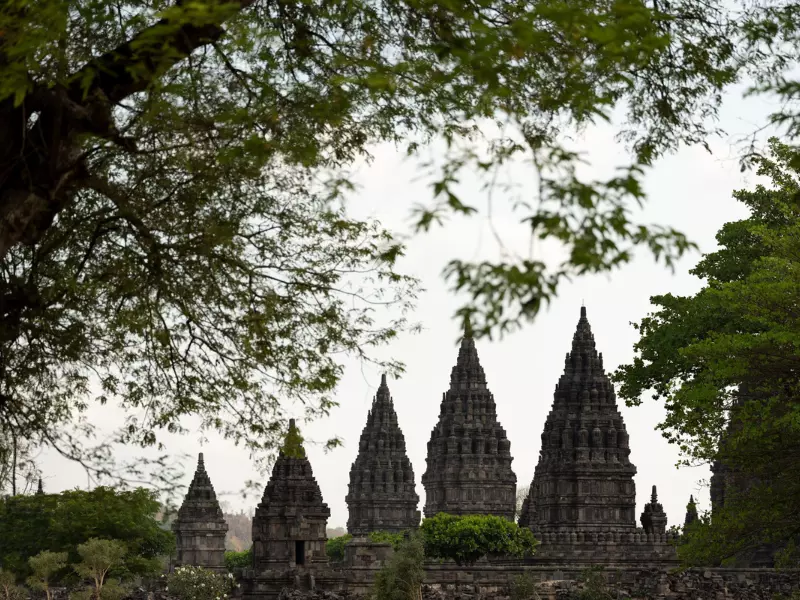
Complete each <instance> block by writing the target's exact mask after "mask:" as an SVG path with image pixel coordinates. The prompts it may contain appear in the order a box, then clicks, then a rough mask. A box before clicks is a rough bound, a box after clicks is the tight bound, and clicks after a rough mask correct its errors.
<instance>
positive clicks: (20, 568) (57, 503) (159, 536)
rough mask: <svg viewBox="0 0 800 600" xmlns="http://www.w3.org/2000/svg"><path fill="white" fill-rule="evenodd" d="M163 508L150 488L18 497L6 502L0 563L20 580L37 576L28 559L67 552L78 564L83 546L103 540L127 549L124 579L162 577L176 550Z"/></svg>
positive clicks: (121, 569)
mask: <svg viewBox="0 0 800 600" xmlns="http://www.w3.org/2000/svg"><path fill="white" fill-rule="evenodd" d="M159 509H160V505H159V503H158V501H157V500H156V496H155V493H154V492H152V491H150V490H147V489H144V488H137V489H134V490H130V491H119V490H114V489H111V488H106V487H98V488H95V489H93V490H92V491H89V492H86V491H81V490H74V491H69V492H62V493H60V494H43V495H28V496H22V495H20V496H12V497H9V498H6V499H4V500H0V539H2V540H3V544H2V545H0V562H1V563H2V564H3V565H4V566H5V567H6V568H8V569H10V570H12V571H13V572H14V573H16V574H17V575H18V576H20V577H23V576H25V575H28V574H29V573H31V569H30V565H29V564H28V560H29V559H30V558H31V557H34V556H36V555H38V554H39V553H40V552H41V551H43V550H49V551H50V552H66V553H67V555H68V561H69V562H70V563H71V564H77V563H79V562H81V560H82V559H81V556H80V555H79V554H78V546H80V545H81V544H84V543H86V542H88V541H89V540H90V539H92V538H98V539H104V540H115V541H116V542H119V543H121V544H124V545H125V548H126V552H127V553H126V555H125V557H124V559H121V563H120V564H117V565H116V566H115V573H117V574H118V575H120V576H128V575H143V574H153V573H157V572H159V571H160V569H161V563H160V559H161V557H163V556H165V555H168V554H170V553H171V552H172V550H173V549H174V546H175V538H174V536H173V534H172V532H171V531H168V530H165V529H164V528H162V527H161V526H160V523H159V522H158V521H157V520H156V518H155V515H156V513H157V512H158V511H159ZM101 554H102V553H101ZM60 575H64V573H61V574H60Z"/></svg>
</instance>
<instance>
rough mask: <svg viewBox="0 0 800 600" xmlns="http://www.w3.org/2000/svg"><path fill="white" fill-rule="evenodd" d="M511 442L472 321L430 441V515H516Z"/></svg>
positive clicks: (427, 492)
mask: <svg viewBox="0 0 800 600" xmlns="http://www.w3.org/2000/svg"><path fill="white" fill-rule="evenodd" d="M512 460H513V459H512V458H511V443H510V442H509V441H508V438H507V437H506V432H505V430H504V429H503V427H502V426H501V425H500V423H499V422H498V420H497V407H496V405H495V402H494V397H493V396H492V393H491V392H490V391H489V388H488V387H487V386H486V375H485V374H484V372H483V367H481V364H480V361H479V360H478V351H477V350H476V349H475V341H474V340H473V339H472V332H471V329H470V327H469V323H467V327H466V329H465V331H464V337H463V338H462V340H461V347H460V348H459V350H458V360H457V362H456V366H455V367H453V370H452V372H451V374H450V389H449V390H448V391H447V392H445V393H444V394H443V395H442V403H441V407H440V410H439V422H438V424H437V425H436V427H434V429H433V431H432V432H431V439H430V441H429V442H428V457H427V459H426V462H427V470H426V471H425V474H424V475H423V476H422V485H424V486H425V495H426V498H425V516H426V517H432V516H434V515H435V514H436V513H439V512H446V513H450V514H454V515H469V514H483V515H498V516H501V517H506V518H507V519H513V518H514V504H515V493H516V485H517V476H516V475H515V474H514V472H513V471H512V470H511V461H512Z"/></svg>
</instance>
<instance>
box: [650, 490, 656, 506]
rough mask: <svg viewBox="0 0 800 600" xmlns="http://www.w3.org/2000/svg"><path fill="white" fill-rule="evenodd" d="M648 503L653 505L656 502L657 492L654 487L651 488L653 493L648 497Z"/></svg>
mask: <svg viewBox="0 0 800 600" xmlns="http://www.w3.org/2000/svg"><path fill="white" fill-rule="evenodd" d="M650 502H652V503H653V504H655V503H656V502H658V492H657V491H656V486H653V493H652V494H651V495H650Z"/></svg>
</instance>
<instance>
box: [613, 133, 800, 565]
mask: <svg viewBox="0 0 800 600" xmlns="http://www.w3.org/2000/svg"><path fill="white" fill-rule="evenodd" d="M770 146H771V154H772V156H771V157H761V158H760V159H758V160H757V164H758V171H757V172H758V174H759V175H763V176H767V177H769V178H770V179H771V180H772V184H773V187H772V188H767V187H764V186H762V185H759V186H757V187H756V189H755V190H754V191H737V192H735V193H734V197H735V198H737V199H738V200H740V201H741V202H743V203H745V204H746V205H747V206H748V207H749V208H750V211H751V214H750V217H749V218H747V219H745V220H742V221H736V222H732V223H727V224H726V225H724V226H723V227H722V229H721V230H720V231H719V233H718V234H717V241H718V243H719V245H720V248H719V250H717V251H716V252H713V253H710V254H708V255H706V256H705V257H704V258H703V259H702V260H701V261H700V263H699V264H698V265H697V266H696V267H695V269H694V270H693V271H692V272H693V273H694V274H695V275H697V276H698V277H701V278H704V279H706V281H707V283H706V285H705V287H704V288H703V289H702V290H701V291H700V292H698V293H697V294H695V295H694V296H691V297H680V296H673V295H671V294H667V295H663V296H656V297H654V298H652V299H651V301H652V303H653V304H655V305H656V306H658V307H659V309H658V311H657V312H655V313H654V314H651V315H649V316H648V317H646V318H645V319H643V320H642V322H641V323H639V324H638V325H637V326H636V327H637V329H638V330H639V332H640V334H641V338H640V340H639V341H638V342H637V344H636V347H635V348H636V351H637V356H636V357H635V358H634V360H633V362H632V363H631V364H629V365H623V366H622V367H620V369H619V370H618V371H617V372H616V373H615V375H614V379H615V380H616V381H617V382H619V383H621V384H622V386H621V388H620V395H621V396H622V397H624V398H625V399H626V401H627V403H628V404H629V405H638V404H640V403H641V399H640V398H641V395H642V394H643V393H644V392H646V391H647V390H653V392H654V398H655V399H656V400H660V399H663V400H664V402H665V406H666V409H667V416H666V418H665V420H664V422H663V423H662V424H660V425H659V428H660V429H661V430H662V431H663V433H664V435H665V437H666V438H667V439H668V440H669V441H670V442H672V443H675V444H677V445H678V446H679V448H680V449H681V451H682V453H683V455H684V462H686V463H692V462H704V461H717V464H718V465H720V466H721V467H722V470H723V471H724V475H722V474H721V476H723V477H724V482H725V497H724V506H723V507H721V508H720V507H715V511H714V513H713V515H705V516H702V517H701V519H700V521H698V523H697V524H696V526H694V527H692V530H691V531H690V532H688V533H690V535H688V536H687V539H688V543H687V544H684V545H682V546H681V553H682V557H683V559H684V560H685V561H686V562H687V563H689V564H718V563H720V562H726V561H731V560H735V559H736V557H739V556H742V555H743V553H748V552H752V551H754V550H755V549H757V548H758V547H760V546H763V545H764V544H767V545H770V544H775V545H777V546H780V545H782V544H786V543H789V542H791V541H792V540H794V539H795V538H796V537H797V536H798V535H800V517H799V516H798V514H797V510H796V507H797V502H796V499H797V497H798V495H800V487H798V486H800V483H799V482H800V404H798V402H797V398H798V397H800V378H799V377H798V373H799V372H800V371H798V365H800V314H798V311H797V306H798V302H800V200H799V198H800V193H799V192H800V182H799V180H798V173H800V160H799V159H798V154H797V152H796V151H795V150H794V149H792V148H790V147H788V146H786V145H784V144H781V143H779V142H778V141H777V140H771V142H770ZM795 560H796V558H795Z"/></svg>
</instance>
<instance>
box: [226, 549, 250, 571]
mask: <svg viewBox="0 0 800 600" xmlns="http://www.w3.org/2000/svg"><path fill="white" fill-rule="evenodd" d="M252 566H253V548H252V547H251V548H250V549H249V550H243V551H241V552H233V551H230V550H229V551H228V552H226V553H225V567H227V569H228V571H233V570H234V569H248V568H250V567H252Z"/></svg>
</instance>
